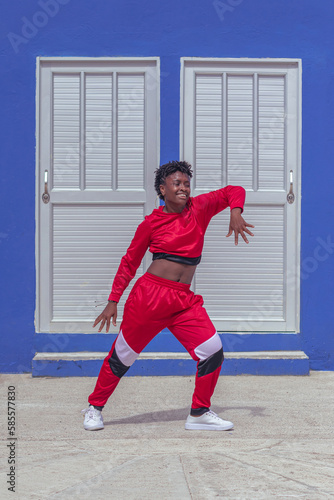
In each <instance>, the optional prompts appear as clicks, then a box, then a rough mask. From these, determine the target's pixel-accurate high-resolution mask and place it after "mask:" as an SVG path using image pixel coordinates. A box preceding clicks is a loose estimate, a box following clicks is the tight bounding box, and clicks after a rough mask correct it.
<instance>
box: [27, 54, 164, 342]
mask: <svg viewBox="0 0 334 500" xmlns="http://www.w3.org/2000/svg"><path fill="white" fill-rule="evenodd" d="M37 74H38V89H37V155H36V156H37V184H36V190H37V197H36V199H37V202H36V211H37V237H36V248H37V305H36V330H37V331H39V332H68V333H71V332H78V333H80V332H83V333H85V332H93V331H94V330H93V329H92V322H93V319H94V318H95V317H96V316H97V314H98V313H100V312H101V310H102V308H103V307H102V306H101V305H100V306H98V307H95V305H96V303H105V304H106V301H107V298H108V295H109V293H110V289H111V284H112V280H113V277H114V275H115V273H116V271H117V267H118V265H119V262H120V259H121V257H122V255H123V254H124V252H125V250H126V248H127V246H128V245H129V243H130V241H131V238H132V237H133V234H134V232H135V230H136V228H137V226H138V224H139V223H140V222H141V221H142V220H143V218H144V216H145V215H146V214H148V213H150V212H151V211H152V209H153V208H154V199H155V195H154V188H153V182H154V179H153V177H154V169H155V168H156V167H157V166H158V162H159V151H158V150H159V133H160V132H159V102H158V101H159V61H158V59H157V58H143V59H142V58H140V59H121V58H98V59H86V58H74V59H73V58H55V59H53V58H40V59H38V61H37ZM45 181H47V183H45ZM45 189H47V191H48V194H49V196H50V199H49V202H48V203H44V202H43V201H42V193H43V192H44V190H45ZM144 267H145V263H143V265H142V266H141V267H140V268H139V269H138V274H137V277H138V276H140V275H141V274H142V273H143V270H144ZM128 293H129V290H128V291H127V292H126V293H125V294H124V298H123V299H122V301H121V303H120V308H119V318H118V319H119V320H120V319H121V316H122V310H123V304H124V301H125V299H126V297H127V295H128ZM118 322H119V321H118Z"/></svg>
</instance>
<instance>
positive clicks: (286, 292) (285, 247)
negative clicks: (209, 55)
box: [181, 58, 301, 332]
mask: <svg viewBox="0 0 334 500" xmlns="http://www.w3.org/2000/svg"><path fill="white" fill-rule="evenodd" d="M181 80H182V86H183V88H182V97H181V158H183V159H185V160H187V161H189V162H190V163H191V164H192V165H193V167H194V172H195V175H194V179H193V186H192V190H193V195H197V194H200V193H202V192H206V191H211V190H215V189H218V188H219V187H220V186H225V185H228V184H232V185H241V186H243V187H244V188H245V189H246V191H247V197H246V207H245V212H244V217H245V220H246V221H247V222H250V223H252V224H254V225H255V230H254V233H255V237H254V238H251V237H250V238H249V239H250V243H249V245H246V244H245V243H244V242H243V241H242V242H240V243H239V245H238V246H237V247H235V245H234V240H233V238H232V237H231V238H229V239H226V237H225V235H226V234H227V232H228V223H229V216H230V214H229V210H226V211H224V212H223V213H221V214H219V215H217V216H216V217H214V218H213V220H212V221H211V224H210V226H209V229H208V231H207V235H206V242H205V247H204V252H203V259H202V262H201V264H200V266H199V267H198V269H197V271H196V280H195V285H194V288H195V290H196V292H197V293H200V294H202V295H203V296H204V300H205V306H206V308H207V311H208V313H209V315H210V317H211V318H212V320H213V321H214V324H215V325H216V327H217V329H218V330H219V331H237V332H238V331H239V332H256V331H258V332H275V331H278V332H285V331H286V332H287V331H290V332H296V331H299V330H298V329H299V248H300V243H299V239H300V236H299V233H300V136H299V135H300V132H299V127H300V97H301V96H300V61H296V60H294V61H291V60H251V59H248V60H219V59H218V60H217V59H216V60H215V59H213V60H203V59H202V60H199V59H195V58H194V59H191V58H189V59H186V58H185V59H183V61H182V69H181ZM290 170H293V178H294V186H293V188H294V194H295V196H296V199H295V202H294V203H293V204H288V203H287V193H288V191H289V186H290V184H289V175H290V174H289V172H290Z"/></svg>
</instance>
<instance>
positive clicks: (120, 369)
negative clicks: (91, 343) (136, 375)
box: [108, 349, 130, 378]
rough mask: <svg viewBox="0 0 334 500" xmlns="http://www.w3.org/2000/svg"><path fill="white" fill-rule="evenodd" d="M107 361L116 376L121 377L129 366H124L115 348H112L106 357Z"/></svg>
mask: <svg viewBox="0 0 334 500" xmlns="http://www.w3.org/2000/svg"><path fill="white" fill-rule="evenodd" d="M108 363H109V366H110V369H111V371H112V372H113V374H114V375H116V377H118V378H122V377H123V375H124V374H125V373H126V372H127V371H128V369H129V368H130V366H125V365H124V364H123V363H122V361H121V360H120V359H119V357H118V356H117V353H116V349H114V350H113V353H112V355H111V356H110V358H109V359H108Z"/></svg>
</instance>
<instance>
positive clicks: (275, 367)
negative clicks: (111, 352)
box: [32, 351, 309, 377]
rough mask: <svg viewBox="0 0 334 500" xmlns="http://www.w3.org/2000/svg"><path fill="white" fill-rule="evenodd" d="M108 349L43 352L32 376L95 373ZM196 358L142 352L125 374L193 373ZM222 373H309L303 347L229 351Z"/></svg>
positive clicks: (181, 354)
mask: <svg viewBox="0 0 334 500" xmlns="http://www.w3.org/2000/svg"><path fill="white" fill-rule="evenodd" d="M107 354H108V353H107V352H91V351H84V352H52V353H50V352H48V353H44V352H40V353H36V355H35V357H34V358H33V361H32V376H33V377H71V376H72V377H80V376H81V377H96V376H97V375H98V374H99V371H100V368H101V364H102V361H103V359H104V358H105V357H106V356H107ZM195 373H196V362H194V361H193V360H192V358H191V357H190V355H189V354H188V353H186V352H184V353H182V352H143V353H141V354H140V355H139V357H138V359H137V360H136V361H135V363H134V364H133V365H132V366H131V368H130V370H128V372H127V373H126V375H125V376H182V375H194V374H195ZM221 374H222V375H308V374H309V358H308V356H307V355H306V354H305V353H304V352H303V351H256V352H254V351H252V352H227V353H225V360H224V363H223V366H222V370H221Z"/></svg>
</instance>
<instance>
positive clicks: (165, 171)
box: [154, 160, 193, 200]
mask: <svg viewBox="0 0 334 500" xmlns="http://www.w3.org/2000/svg"><path fill="white" fill-rule="evenodd" d="M174 172H182V174H186V175H188V176H189V177H190V178H191V177H192V176H193V171H192V170H191V165H190V163H187V162H186V161H176V160H174V161H169V162H168V163H165V164H164V165H161V167H158V168H157V169H156V170H155V172H154V173H155V181H154V187H155V190H156V192H157V195H158V196H159V198H160V199H161V200H163V199H164V197H163V196H162V194H161V193H160V186H161V184H165V181H166V177H168V176H169V175H171V174H174Z"/></svg>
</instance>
